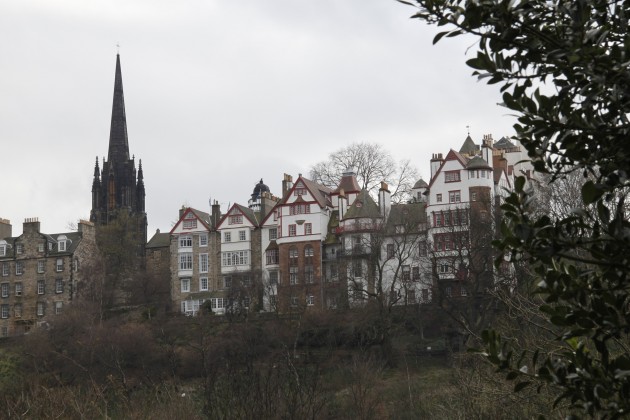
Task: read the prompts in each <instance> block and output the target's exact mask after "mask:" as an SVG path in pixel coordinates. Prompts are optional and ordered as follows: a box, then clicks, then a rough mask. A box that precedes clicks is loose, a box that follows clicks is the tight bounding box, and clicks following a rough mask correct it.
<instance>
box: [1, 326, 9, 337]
mask: <svg viewBox="0 0 630 420" xmlns="http://www.w3.org/2000/svg"><path fill="white" fill-rule="evenodd" d="M8 336H9V327H7V326H3V327H2V328H0V337H8Z"/></svg>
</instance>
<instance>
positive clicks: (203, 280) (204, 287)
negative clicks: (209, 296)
mask: <svg viewBox="0 0 630 420" xmlns="http://www.w3.org/2000/svg"><path fill="white" fill-rule="evenodd" d="M199 291H200V292H207V291H208V277H200V278H199Z"/></svg>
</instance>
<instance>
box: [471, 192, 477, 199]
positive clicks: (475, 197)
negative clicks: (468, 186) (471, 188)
mask: <svg viewBox="0 0 630 420" xmlns="http://www.w3.org/2000/svg"><path fill="white" fill-rule="evenodd" d="M470 201H477V193H476V192H471V193H470Z"/></svg>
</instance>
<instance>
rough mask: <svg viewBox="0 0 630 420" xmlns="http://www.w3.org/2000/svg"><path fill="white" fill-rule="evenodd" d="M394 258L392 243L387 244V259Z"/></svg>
mask: <svg viewBox="0 0 630 420" xmlns="http://www.w3.org/2000/svg"><path fill="white" fill-rule="evenodd" d="M392 258H394V244H387V259H388V260H390V259H392Z"/></svg>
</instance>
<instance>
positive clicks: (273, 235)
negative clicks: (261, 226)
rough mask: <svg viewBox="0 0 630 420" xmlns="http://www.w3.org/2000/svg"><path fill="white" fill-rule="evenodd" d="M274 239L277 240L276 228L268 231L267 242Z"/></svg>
mask: <svg viewBox="0 0 630 420" xmlns="http://www.w3.org/2000/svg"><path fill="white" fill-rule="evenodd" d="M276 239H278V228H271V229H269V240H270V241H275V240H276Z"/></svg>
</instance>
